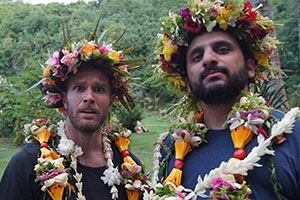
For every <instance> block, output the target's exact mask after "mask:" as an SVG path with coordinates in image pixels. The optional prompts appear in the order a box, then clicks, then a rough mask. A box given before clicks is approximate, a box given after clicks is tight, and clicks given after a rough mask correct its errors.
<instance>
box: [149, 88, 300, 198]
mask: <svg viewBox="0 0 300 200" xmlns="http://www.w3.org/2000/svg"><path fill="white" fill-rule="evenodd" d="M242 95H243V97H242V98H241V99H240V102H239V103H237V104H236V105H234V106H233V107H232V110H231V112H230V113H229V114H228V118H227V120H226V122H225V123H224V127H229V129H230V130H231V138H232V140H233V143H234V147H235V148H236V151H235V152H234V154H233V157H232V158H231V159H229V161H227V162H225V161H223V162H222V163H221V164H220V166H219V167H218V168H215V169H213V170H211V171H210V172H209V173H208V174H206V175H205V176H204V177H203V178H202V177H201V176H200V175H199V177H198V183H197V185H196V186H195V188H194V189H193V190H192V189H188V188H184V187H183V186H182V185H181V176H182V171H181V170H180V169H181V168H182V166H183V160H184V156H185V155H186V154H187V153H188V152H190V151H192V149H193V148H195V147H197V146H198V145H200V144H201V143H202V142H203V141H205V139H204V137H205V133H206V131H207V128H206V127H205V125H204V124H203V120H202V118H203V114H204V113H203V112H201V113H200V114H197V115H194V120H191V116H188V117H187V119H188V120H183V119H181V120H180V122H177V123H175V125H173V126H171V128H170V132H171V133H173V134H172V137H171V138H172V139H173V140H174V147H171V150H170V149H167V150H166V152H167V156H166V157H165V159H163V160H162V161H161V157H162V155H161V153H160V152H161V149H162V148H164V147H165V145H164V140H165V139H166V137H167V136H168V135H169V133H163V134H161V135H160V137H159V138H158V140H157V142H156V145H157V146H156V148H155V150H154V151H155V153H154V156H153V159H154V167H153V177H152V182H151V186H152V187H153V188H154V191H151V192H148V191H145V194H144V199H196V198H197V196H200V197H203V198H210V199H219V198H225V199H233V198H238V199H249V197H248V195H249V194H251V189H250V187H249V185H247V183H246V181H245V180H244V176H246V175H247V171H248V170H252V169H253V168H254V167H261V165H260V164H259V163H258V161H259V160H260V159H261V157H262V156H264V155H266V154H268V155H274V150H272V149H271V145H272V144H273V143H276V144H280V143H282V142H284V141H285V140H286V138H285V137H284V135H285V134H290V133H292V129H293V126H294V123H295V119H296V118H297V117H300V110H299V108H298V107H296V108H293V109H291V110H290V111H289V112H288V113H286V114H285V115H284V117H283V118H282V119H281V120H280V121H279V122H277V123H276V124H274V125H273V126H272V123H271V119H272V116H271V115H270V111H271V108H270V107H269V106H267V105H266V104H268V102H266V101H265V100H264V98H262V97H260V96H258V95H257V94H254V95H249V94H245V93H242ZM265 130H268V131H269V133H270V134H269V135H268V134H267V133H266V131H265ZM254 134H256V135H257V143H258V145H257V146H255V147H254V148H253V149H252V150H251V152H250V153H249V154H248V155H247V156H246V155H245V151H244V149H243V148H244V146H245V145H246V144H247V143H248V142H250V141H251V139H252V137H253V135H254ZM172 148H173V149H174V150H175V159H176V161H175V163H174V166H175V168H173V170H172V171H171V173H170V174H169V175H168V177H167V178H166V179H165V180H164V181H163V183H159V181H160V177H159V174H160V172H159V169H161V168H163V167H161V166H163V165H165V164H166V163H165V162H166V160H167V159H169V158H170V157H171V156H172ZM275 178H276V177H275ZM277 184H279V183H277ZM277 187H278V185H277ZM207 190H209V191H210V194H209V196H207V195H206V194H205V192H206V191H207ZM275 192H276V191H275Z"/></svg>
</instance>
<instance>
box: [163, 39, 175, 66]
mask: <svg viewBox="0 0 300 200" xmlns="http://www.w3.org/2000/svg"><path fill="white" fill-rule="evenodd" d="M163 44H164V48H163V54H164V57H165V60H166V61H167V62H170V61H171V56H172V54H174V53H177V48H176V47H175V46H174V45H173V44H172V43H171V40H169V38H168V37H166V36H165V37H164V40H163Z"/></svg>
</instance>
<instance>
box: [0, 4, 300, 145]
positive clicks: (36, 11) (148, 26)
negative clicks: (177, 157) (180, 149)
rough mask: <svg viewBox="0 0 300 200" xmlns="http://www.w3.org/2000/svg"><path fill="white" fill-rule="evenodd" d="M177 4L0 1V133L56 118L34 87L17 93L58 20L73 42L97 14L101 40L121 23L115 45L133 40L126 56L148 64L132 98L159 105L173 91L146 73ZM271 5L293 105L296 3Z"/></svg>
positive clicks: (32, 76) (46, 50)
mask: <svg viewBox="0 0 300 200" xmlns="http://www.w3.org/2000/svg"><path fill="white" fill-rule="evenodd" d="M183 5H184V1H182V0H164V1H161V0H98V1H94V2H89V3H84V2H80V1H79V2H77V3H72V4H69V5H62V4H58V3H51V4H48V5H43V4H38V5H30V4H24V3H22V2H10V1H9V0H0V38H1V40H0V47H1V48H0V129H1V132H0V136H13V137H14V136H17V137H16V139H22V137H21V136H22V134H21V132H22V126H23V124H24V123H28V122H30V121H31V120H32V118H37V117H38V118H41V117H46V118H49V116H52V117H55V118H58V117H59V115H58V114H57V113H56V112H55V111H53V110H50V109H47V108H46V105H44V104H40V102H42V101H43V100H42V96H41V95H40V93H39V91H38V89H35V90H32V91H31V92H29V93H27V94H25V95H22V93H23V92H24V91H25V90H26V88H28V87H30V86H31V85H33V84H34V83H35V82H36V81H37V80H38V78H37V77H38V76H40V74H41V67H40V63H42V64H44V63H45V61H46V60H47V58H48V57H49V56H51V53H52V52H53V51H54V50H56V49H59V48H62V47H63V37H62V24H63V23H64V22H67V25H68V29H69V32H70V36H71V39H72V40H73V41H77V40H80V39H82V38H83V37H85V36H86V35H87V31H91V30H92V29H93V28H94V25H95V23H96V21H97V18H98V16H99V15H100V17H101V21H100V28H99V32H98V34H101V32H103V31H104V30H108V31H107V34H106V35H105V36H104V40H105V41H114V40H115V39H117V38H118V37H119V35H120V34H121V33H122V32H123V30H124V28H125V27H127V32H126V34H125V36H124V37H123V38H122V40H121V41H120V42H119V43H118V45H119V46H120V47H121V46H122V47H124V46H130V45H131V44H133V45H134V48H135V49H134V51H133V52H132V53H131V55H130V56H131V57H132V58H140V57H150V63H148V64H146V65H144V66H143V67H140V68H138V69H135V70H134V71H133V74H134V75H135V76H136V77H139V80H138V84H139V85H141V86H143V87H139V88H138V89H135V91H134V94H135V96H136V102H137V103H139V104H140V105H141V107H142V108H144V109H150V110H153V109H155V110H158V109H159V108H160V109H164V108H165V106H166V103H169V102H171V101H172V99H173V98H174V94H173V93H172V92H171V91H170V90H168V89H166V88H165V86H164V85H162V84H161V83H160V82H159V79H157V78H153V77H151V75H152V64H154V63H155V61H154V54H153V52H154V46H155V41H156V35H157V32H158V30H159V18H160V17H162V16H165V15H167V14H168V11H169V10H170V9H171V10H177V9H178V8H180V7H182V6H183ZM273 8H274V19H275V21H276V24H284V25H285V26H279V25H278V26H276V33H277V36H278V38H279V39H280V40H281V41H282V42H283V43H282V44H281V46H280V49H279V53H280V61H281V65H282V67H283V68H284V70H286V72H287V73H291V74H293V77H292V78H291V79H287V78H286V80H285V81H286V83H287V85H288V89H287V92H288V94H289V97H290V99H291V101H290V103H291V104H292V106H295V105H296V104H297V103H298V102H299V101H296V99H298V98H299V91H300V86H299V81H300V78H299V74H300V70H299V68H298V65H299V56H298V55H299V49H298V31H297V10H296V9H297V6H296V2H295V1H294V0H285V1H283V0H278V1H274V3H273ZM297 84H298V85H297ZM297 95H298V96H297ZM293 99H294V100H293ZM298 105H299V103H298ZM50 119H51V118H50Z"/></svg>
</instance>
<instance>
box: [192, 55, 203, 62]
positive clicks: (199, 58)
mask: <svg viewBox="0 0 300 200" xmlns="http://www.w3.org/2000/svg"><path fill="white" fill-rule="evenodd" d="M202 58H203V54H202V53H197V54H195V55H193V56H192V62H199V61H201V60H202Z"/></svg>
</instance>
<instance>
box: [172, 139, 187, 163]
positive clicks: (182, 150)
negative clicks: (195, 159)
mask: <svg viewBox="0 0 300 200" xmlns="http://www.w3.org/2000/svg"><path fill="white" fill-rule="evenodd" d="M174 146H175V157H176V159H179V160H183V159H184V156H185V155H186V154H187V153H188V152H189V151H190V150H191V145H190V143H188V142H186V141H184V142H179V141H176V142H175V144H174Z"/></svg>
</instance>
